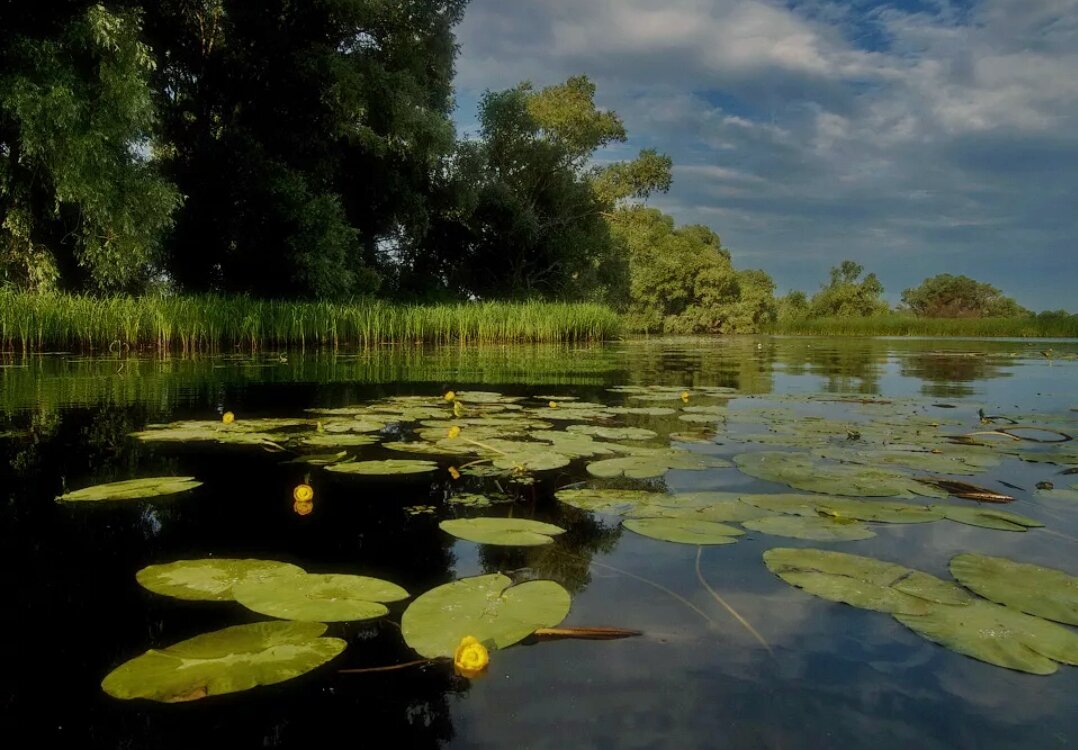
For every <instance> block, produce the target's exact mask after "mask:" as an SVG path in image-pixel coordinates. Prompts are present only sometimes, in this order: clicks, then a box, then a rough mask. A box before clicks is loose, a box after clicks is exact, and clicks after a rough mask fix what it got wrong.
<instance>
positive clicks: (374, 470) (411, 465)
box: [326, 458, 438, 476]
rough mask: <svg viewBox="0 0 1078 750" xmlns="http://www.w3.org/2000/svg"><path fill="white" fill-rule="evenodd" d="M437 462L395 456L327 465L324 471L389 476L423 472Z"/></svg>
mask: <svg viewBox="0 0 1078 750" xmlns="http://www.w3.org/2000/svg"><path fill="white" fill-rule="evenodd" d="M437 468H438V464H436V463H434V462H433V461H410V460H402V459H396V458H390V459H386V460H385V461H354V462H351V463H346V464H334V465H333V466H327V467H326V471H333V472H336V473H338V474H360V475H363V476H391V475H396V474H424V473H426V472H430V471H434V470H436V469H437Z"/></svg>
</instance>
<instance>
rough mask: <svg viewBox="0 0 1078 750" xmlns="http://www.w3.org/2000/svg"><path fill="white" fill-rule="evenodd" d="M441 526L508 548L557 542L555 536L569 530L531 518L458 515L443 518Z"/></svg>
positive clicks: (457, 534)
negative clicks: (456, 516) (458, 516)
mask: <svg viewBox="0 0 1078 750" xmlns="http://www.w3.org/2000/svg"><path fill="white" fill-rule="evenodd" d="M438 527H439V528H440V529H441V530H442V531H444V532H446V533H447V534H452V535H453V536H455V537H457V538H458V539H466V540H467V541H469V542H476V543H477V544H497V545H500V546H504V547H536V546H539V545H540V544H550V543H551V542H553V541H554V540H553V539H552V538H551V537H555V536H557V535H558V534H564V533H565V529H563V528H561V527H560V526H555V525H554V524H551V523H543V522H542V521H532V520H530V519H527V518H455V519H451V520H448V521H442V522H441V523H440V524H438Z"/></svg>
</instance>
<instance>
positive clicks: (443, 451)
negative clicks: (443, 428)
mask: <svg viewBox="0 0 1078 750" xmlns="http://www.w3.org/2000/svg"><path fill="white" fill-rule="evenodd" d="M454 442H459V441H454ZM382 447H383V448H389V450H391V451H401V452H404V453H422V454H426V455H430V456H458V455H460V454H462V453H472V452H473V451H472V450H471V449H470V446H460V445H452V444H448V443H442V442H437V443H421V442H411V443H406V442H399V441H397V442H392V443H382Z"/></svg>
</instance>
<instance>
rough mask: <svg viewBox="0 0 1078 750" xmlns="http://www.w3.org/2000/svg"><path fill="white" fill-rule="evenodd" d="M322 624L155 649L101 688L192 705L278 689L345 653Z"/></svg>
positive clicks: (261, 625) (258, 627)
mask: <svg viewBox="0 0 1078 750" xmlns="http://www.w3.org/2000/svg"><path fill="white" fill-rule="evenodd" d="M325 632H326V626H325V625H323V624H321V623H300V622H256V623H253V624H251V625H236V626H234V627H231V628H225V629H224V630H217V631H215V632H212V633H205V634H203V635H198V636H195V637H194V638H190V639H188V640H186V641H180V642H179V643H176V644H173V645H172V646H169V647H167V648H163V649H151V650H149V651H147V652H146V653H144V654H142V655H141V656H137V657H135V658H134V659H131V660H130V661H128V662H125V663H124V664H121V665H120V666H119V667H117V668H116V669H114V670H113V671H112V672H110V673H109V675H108V676H107V677H105V679H104V680H103V681H102V682H101V687H102V688H103V689H104V691H105V692H106V693H108V694H109V695H111V696H112V697H114V698H122V699H125V700H130V699H133V698H145V699H147V700H153V701H161V702H164V703H178V702H181V701H193V700H199V699H201V698H207V697H210V696H214V695H223V694H225V693H236V692H239V691H241V690H249V689H250V688H253V687H257V686H259V685H273V684H276V683H278V682H284V681H285V680H290V679H292V678H293V677H298V676H299V675H301V674H304V673H306V672H310V671H311V670H312V669H316V668H317V667H320V666H321V665H323V664H325V663H326V662H328V661H329V660H330V659H332V658H333V657H335V656H337V655H338V654H339V653H341V652H342V651H344V649H345V646H346V645H347V643H346V642H345V641H343V640H341V639H340V638H321V637H320V636H321V635H322V634H323V633H325Z"/></svg>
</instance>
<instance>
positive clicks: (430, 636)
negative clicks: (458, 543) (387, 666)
mask: <svg viewBox="0 0 1078 750" xmlns="http://www.w3.org/2000/svg"><path fill="white" fill-rule="evenodd" d="M512 583H513V582H512V580H510V579H509V578H508V577H507V576H504V575H501V574H500V573H494V574H492V575H484V576H476V577H474V578H462V579H461V580H459V581H453V582H452V583H447V584H445V585H443V586H438V587H437V588H434V589H431V590H430V591H428V592H426V593H425V594H422V595H421V596H419V597H418V598H417V599H416V600H415V601H414V602H412V603H411V605H410V606H409V607H408V609H406V610H405V611H404V616H403V617H402V618H401V632H402V633H403V635H404V640H405V641H406V642H407V643H408V645H409V646H411V647H412V648H413V649H415V650H416V651H417V652H418V653H419V654H420V655H421V656H424V657H426V658H428V659H433V658H437V657H440V656H450V657H451V656H453V653H454V652H455V651H456V648H457V646H458V645H459V644H460V641H461V639H462V638H464V636H467V635H470V636H472V637H473V638H475V639H477V640H478V641H480V642H481V643H483V644H485V645H486V646H487V647H488V648H496V649H497V648H505V647H506V646H511V645H513V644H514V643H517V642H519V641H522V640H524V639H525V638H527V637H528V636H529V635H531V634H532V633H534V632H535V631H536V630H538V629H539V628H552V627H555V626H556V625H558V624H559V623H560V622H561V621H562V620H564V619H565V616H566V615H568V614H569V605H570V597H569V592H568V591H566V590H565V589H564V588H562V587H561V586H560V585H559V584H557V583H555V582H554V581H528V582H526V583H521V584H519V585H517V586H511V584H512Z"/></svg>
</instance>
